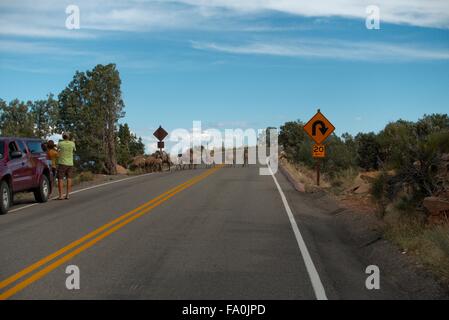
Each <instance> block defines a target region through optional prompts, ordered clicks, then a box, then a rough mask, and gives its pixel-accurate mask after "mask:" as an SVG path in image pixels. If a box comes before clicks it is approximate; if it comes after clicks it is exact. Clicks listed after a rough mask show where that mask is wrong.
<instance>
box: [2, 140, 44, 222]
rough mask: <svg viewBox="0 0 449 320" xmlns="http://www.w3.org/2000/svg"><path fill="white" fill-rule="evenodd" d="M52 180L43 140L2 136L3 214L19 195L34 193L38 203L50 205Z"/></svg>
mask: <svg viewBox="0 0 449 320" xmlns="http://www.w3.org/2000/svg"><path fill="white" fill-rule="evenodd" d="M52 181H53V178H52V174H51V170H50V166H49V161H48V157H47V153H46V150H45V146H44V144H43V141H42V140H40V139H29V138H5V137H0V214H4V213H6V212H8V209H9V207H10V206H11V204H12V203H13V198H14V194H15V193H17V192H24V191H32V192H34V197H35V199H36V201H38V202H46V201H47V200H48V198H49V196H50V194H51V191H52V187H53V186H52Z"/></svg>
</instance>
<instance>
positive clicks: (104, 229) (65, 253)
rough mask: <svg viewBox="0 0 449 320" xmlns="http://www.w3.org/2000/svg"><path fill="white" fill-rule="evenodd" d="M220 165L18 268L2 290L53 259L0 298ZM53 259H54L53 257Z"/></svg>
mask: <svg viewBox="0 0 449 320" xmlns="http://www.w3.org/2000/svg"><path fill="white" fill-rule="evenodd" d="M220 168H221V166H217V167H215V168H212V169H209V170H207V171H206V172H204V173H202V174H200V175H198V176H196V177H194V178H192V179H190V180H188V181H186V182H184V183H182V184H180V185H178V186H176V187H174V188H172V189H170V190H168V191H166V192H164V193H162V194H161V195H159V196H157V197H156V198H154V199H151V200H150V201H148V202H146V203H144V204H142V205H141V206H139V207H137V208H135V209H133V210H131V211H129V212H127V213H125V214H123V215H121V216H119V217H118V218H116V219H114V220H112V221H110V222H108V223H107V224H105V225H103V226H101V227H99V228H98V229H95V230H94V231H92V232H90V233H88V234H86V235H85V236H83V237H82V238H80V239H78V240H76V241H74V242H72V243H70V244H68V245H67V246H65V247H63V248H61V249H59V250H58V251H56V252H54V253H52V254H50V255H48V256H47V257H45V258H43V259H41V260H39V261H37V262H35V263H33V264H32V265H30V266H28V267H26V268H25V269H23V270H21V271H19V272H18V273H16V274H14V275H12V276H10V277H9V278H6V279H5V280H2V281H1V282H0V290H2V289H4V288H6V287H8V286H9V285H11V284H13V283H15V282H16V281H17V280H20V279H21V278H23V277H25V276H26V275H28V274H30V273H32V272H34V271H36V270H37V269H39V268H40V267H42V266H44V265H46V264H47V263H49V262H51V263H50V264H49V265H47V266H45V267H44V268H42V269H41V270H39V271H37V272H36V273H34V274H32V275H31V276H30V277H28V278H26V279H24V280H20V281H19V282H18V283H17V284H15V285H14V286H12V287H11V288H9V289H7V290H6V291H4V292H3V293H1V294H0V300H5V299H8V298H9V297H11V296H12V295H14V294H16V293H18V292H20V291H22V290H23V289H25V288H26V287H27V286H29V285H30V284H32V283H34V282H36V281H37V280H39V279H41V278H42V277H44V276H45V275H46V274H48V273H49V272H51V271H52V270H54V269H56V268H57V267H59V266H60V265H62V264H63V263H65V262H67V261H69V260H70V259H72V258H73V257H75V256H77V255H78V254H80V253H81V252H83V251H85V250H87V249H88V248H90V247H92V246H93V245H94V244H96V243H97V242H99V241H100V240H102V239H104V238H106V237H107V236H109V235H110V234H112V233H114V232H116V231H117V230H119V229H121V228H123V227H124V226H126V225H127V224H128V223H130V222H132V221H134V220H136V219H137V218H139V217H141V216H143V215H144V214H146V213H148V212H149V211H151V210H152V209H154V208H155V207H157V206H159V205H160V204H161V203H163V202H165V201H167V200H168V199H170V198H171V197H173V196H174V195H176V194H177V193H179V192H181V191H183V190H185V189H187V188H188V187H190V186H192V185H194V184H196V183H198V182H200V181H201V180H203V179H205V178H206V177H208V176H209V175H211V174H212V173H214V172H215V171H217V170H218V169H220ZM88 240H90V241H88ZM74 248H75V250H72V249H74ZM71 250H72V251H71ZM58 257H59V258H58ZM56 258H58V259H57V260H55V259H56ZM53 260H55V261H53ZM52 261H53V262H52Z"/></svg>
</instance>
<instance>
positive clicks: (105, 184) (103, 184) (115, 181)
mask: <svg viewBox="0 0 449 320" xmlns="http://www.w3.org/2000/svg"><path fill="white" fill-rule="evenodd" d="M150 174H153V173H152V172H150V173H145V174H139V175H136V176H133V177H128V178H125V179H118V180H114V181H109V182H105V183H101V184H97V185H94V186H90V187H86V188H83V189H78V190H75V191H72V192H71V193H70V194H75V193H79V192H83V191H87V190H90V189H95V188H99V187H104V186H107V185H110V184H114V183H118V182H122V181H127V180H131V179H135V178H140V177H145V176H147V175H150ZM53 189H56V186H54V187H53ZM56 198H57V197H56V196H55V197H53V198H50V200H55V199H56ZM38 204H40V203H38V202H36V203H31V204H28V205H26V206H23V207H20V208H16V209H12V210H9V211H8V213H13V212H17V211H20V210H23V209H26V208H29V207H34V206H36V205H38Z"/></svg>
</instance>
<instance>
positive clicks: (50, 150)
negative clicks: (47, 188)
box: [47, 140, 59, 179]
mask: <svg viewBox="0 0 449 320" xmlns="http://www.w3.org/2000/svg"><path fill="white" fill-rule="evenodd" d="M47 156H48V160H50V161H51V172H52V174H53V179H56V168H57V166H58V164H57V161H58V157H59V153H58V151H57V150H56V145H55V143H54V141H53V140H49V141H48V142H47Z"/></svg>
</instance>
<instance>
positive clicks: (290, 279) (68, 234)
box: [0, 166, 407, 299]
mask: <svg viewBox="0 0 449 320" xmlns="http://www.w3.org/2000/svg"><path fill="white" fill-rule="evenodd" d="M195 177H197V178H196V179H195ZM276 178H277V181H279V187H280V188H281V190H282V191H283V193H284V194H285V195H286V198H285V200H286V202H285V201H283V199H282V197H281V193H280V192H279V189H278V188H277V186H276V184H275V180H274V179H273V177H272V176H260V175H259V174H258V167H255V166H250V167H246V168H221V169H216V170H206V169H197V170H186V171H177V172H172V173H158V174H150V175H146V176H139V177H133V178H132V179H128V180H125V181H121V182H116V183H113V184H108V185H105V186H100V187H97V188H93V189H89V190H85V191H82V192H78V193H76V194H74V195H73V196H72V198H71V199H70V200H68V201H65V200H63V201H56V200H54V201H50V202H48V203H46V204H39V205H35V206H31V207H26V208H22V209H19V208H20V207H15V208H14V209H19V210H16V211H14V212H12V213H9V214H7V215H4V216H0V252H1V255H0V281H2V282H0V288H1V289H0V295H1V296H0V297H2V298H11V299H37V298H39V299H316V298H317V297H319V298H323V296H321V297H320V296H319V295H320V293H319V290H318V291H317V287H316V285H317V283H318V286H319V285H320V284H321V285H322V288H323V289H324V293H325V295H326V297H327V298H329V299H342V298H345V299H348V298H355V299H359V298H368V299H371V298H406V297H407V295H406V293H404V292H402V291H401V290H399V289H398V288H396V287H395V286H394V285H390V284H389V283H388V281H384V282H382V288H381V290H378V291H368V290H367V289H366V288H365V279H366V275H365V273H364V271H365V268H366V263H365V262H362V260H361V259H359V258H358V257H357V255H356V254H355V253H354V248H353V247H351V246H350V245H348V244H346V243H344V241H342V240H341V239H340V237H339V236H338V232H336V231H335V230H333V227H334V226H333V224H332V223H330V222H329V221H328V220H327V218H326V217H327V216H326V214H325V212H323V210H322V209H319V208H317V207H316V206H315V205H314V202H313V199H309V198H307V197H306V196H305V195H301V194H299V193H297V192H296V191H294V190H293V189H292V188H291V186H290V185H289V183H288V182H287V181H286V180H285V178H284V177H283V176H282V175H281V174H279V173H278V174H276ZM189 179H193V180H191V181H190V183H187V184H184V185H181V184H182V183H184V182H186V181H189ZM180 185H181V186H180ZM177 186H179V187H178V189H174V190H172V191H171V192H169V193H166V194H165V195H164V196H163V197H160V198H157V197H158V196H159V195H161V194H163V193H164V192H166V191H167V190H170V189H173V188H176V187H177ZM155 198H156V199H155ZM152 199H153V200H152ZM154 199H155V200H154ZM151 200H152V202H151ZM286 203H287V204H288V206H289V207H290V208H291V213H292V219H293V220H291V219H289V216H288V212H287V210H288V209H287V210H286V206H285V204H286ZM142 205H143V207H142ZM139 206H140V207H141V208H140V209H138V210H134V209H135V208H138V207H139ZM133 210H134V211H133ZM124 214H127V215H126V216H123V215H124ZM117 218H118V219H119V221H116V224H114V225H107V226H106V227H103V226H104V225H106V224H108V223H109V222H111V221H113V220H114V219H117ZM128 219H130V220H128ZM295 224H297V225H298V227H299V231H300V237H301V236H302V237H303V240H304V242H305V245H306V250H307V253H309V254H310V259H311V261H312V264H313V265H312V266H310V265H308V264H307V262H305V261H306V260H307V257H304V254H305V252H304V251H301V250H300V249H301V248H300V246H299V245H298V234H295V232H294V225H295ZM102 227H103V228H102ZM98 228H100V229H98ZM92 232H94V234H93V235H92V234H90V233H92ZM86 235H88V236H87V238H86ZM83 237H84V238H83ZM78 239H81V240H79V241H78V242H75V244H74V245H73V246H69V247H68V248H67V245H69V244H71V243H73V242H74V241H76V240H78ZM61 249H62V250H61ZM302 249H303V250H304V248H302ZM51 254H53V256H50V257H49V258H48V259H47V260H43V261H42V259H43V258H45V257H48V256H49V255H51ZM305 258H306V259H305ZM36 262H40V263H38V265H37V266H36V265H34V266H33V264H35V263H36ZM68 265H76V266H78V268H79V270H80V278H81V289H80V290H67V288H66V286H65V281H66V278H67V276H68V275H67V274H66V273H65V270H66V267H67V266H68ZM313 267H314V268H313ZM26 268H28V269H26ZM314 271H316V273H314ZM18 272H21V273H19V274H17V273H18ZM14 275H16V276H15V277H14ZM314 277H315V279H314ZM316 277H318V278H316ZM317 281H318V282H317ZM313 285H315V287H314V286H313ZM318 289H319V288H318Z"/></svg>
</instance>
